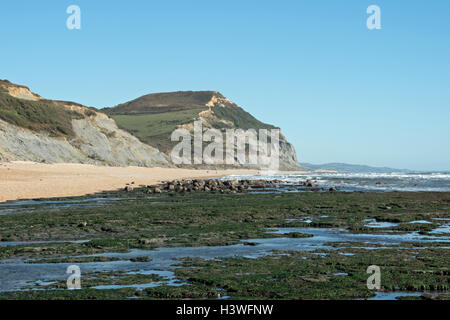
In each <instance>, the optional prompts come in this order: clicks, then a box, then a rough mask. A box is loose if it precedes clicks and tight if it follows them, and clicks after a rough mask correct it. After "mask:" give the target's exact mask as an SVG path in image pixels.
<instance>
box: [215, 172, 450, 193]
mask: <svg viewBox="0 0 450 320" xmlns="http://www.w3.org/2000/svg"><path fill="white" fill-rule="evenodd" d="M224 179H227V180H232V179H250V180H252V179H266V180H273V179H279V180H282V181H283V182H284V183H286V184H288V185H292V186H295V185H297V184H299V183H301V182H303V181H305V180H307V179H310V180H313V181H315V182H316V183H317V184H318V185H319V186H320V187H322V188H326V189H329V188H331V187H335V188H337V189H338V190H339V191H374V192H377V191H378V192H388V191H450V173H449V172H426V173H425V172H416V173H395V172H393V173H356V172H355V173H347V172H346V173H316V172H312V173H306V174H283V175H277V174H274V175H233V176H228V177H226V178H224Z"/></svg>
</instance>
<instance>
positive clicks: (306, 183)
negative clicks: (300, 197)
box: [304, 179, 318, 187]
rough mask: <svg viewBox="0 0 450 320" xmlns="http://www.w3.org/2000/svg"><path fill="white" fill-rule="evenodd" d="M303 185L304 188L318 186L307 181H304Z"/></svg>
mask: <svg viewBox="0 0 450 320" xmlns="http://www.w3.org/2000/svg"><path fill="white" fill-rule="evenodd" d="M304 185H305V186H306V187H318V185H317V184H316V183H314V182H313V181H312V180H310V179H308V180H306V181H305V183H304Z"/></svg>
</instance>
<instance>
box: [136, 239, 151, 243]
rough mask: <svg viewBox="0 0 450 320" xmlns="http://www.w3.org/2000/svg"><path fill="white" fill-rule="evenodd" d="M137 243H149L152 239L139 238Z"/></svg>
mask: <svg viewBox="0 0 450 320" xmlns="http://www.w3.org/2000/svg"><path fill="white" fill-rule="evenodd" d="M138 243H139V244H150V243H152V241H151V240H149V239H139V240H138Z"/></svg>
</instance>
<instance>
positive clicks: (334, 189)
mask: <svg viewBox="0 0 450 320" xmlns="http://www.w3.org/2000/svg"><path fill="white" fill-rule="evenodd" d="M328 191H330V192H336V191H337V189H336V188H334V187H331V188H330V189H329V190H328Z"/></svg>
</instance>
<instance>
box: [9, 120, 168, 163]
mask: <svg viewBox="0 0 450 320" xmlns="http://www.w3.org/2000/svg"><path fill="white" fill-rule="evenodd" d="M105 118H107V117H106V115H101V114H97V115H96V116H94V117H92V118H90V119H84V120H72V121H73V127H74V131H75V133H76V136H75V138H73V139H70V140H69V139H65V138H55V137H50V136H48V135H46V134H44V133H39V132H34V131H31V130H27V129H24V128H20V127H17V126H14V125H11V124H9V123H7V122H5V121H2V120H0V160H2V161H13V160H24V161H35V162H47V163H58V162H67V163H86V164H97V165H111V166H128V165H134V166H162V167H167V166H169V163H168V161H167V159H166V158H165V157H164V156H163V155H162V154H161V153H160V152H159V151H158V150H157V149H155V148H153V147H151V146H148V145H146V144H143V143H142V142H140V141H139V140H138V139H137V138H135V137H133V136H132V135H130V134H128V133H127V132H125V131H123V130H120V129H118V128H117V127H116V126H115V123H114V121H113V120H111V119H105Z"/></svg>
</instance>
